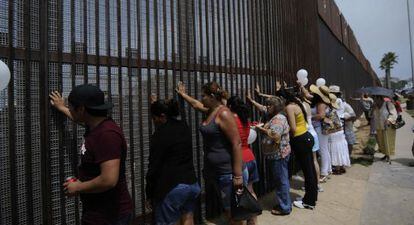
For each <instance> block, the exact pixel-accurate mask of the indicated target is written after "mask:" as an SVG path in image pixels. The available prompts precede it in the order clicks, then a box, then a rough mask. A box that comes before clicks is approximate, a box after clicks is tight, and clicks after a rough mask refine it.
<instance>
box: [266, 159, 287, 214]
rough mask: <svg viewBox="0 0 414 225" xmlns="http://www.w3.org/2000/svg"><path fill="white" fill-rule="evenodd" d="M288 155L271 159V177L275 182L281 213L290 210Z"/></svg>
mask: <svg viewBox="0 0 414 225" xmlns="http://www.w3.org/2000/svg"><path fill="white" fill-rule="evenodd" d="M289 157H290V155H288V156H286V158H284V159H282V158H281V159H271V160H270V161H271V166H272V173H273V178H274V181H275V184H276V199H277V201H278V202H279V207H280V210H281V211H282V212H283V213H290V212H291V211H292V201H291V199H290V192H289V191H290V184H289V172H288V162H289Z"/></svg>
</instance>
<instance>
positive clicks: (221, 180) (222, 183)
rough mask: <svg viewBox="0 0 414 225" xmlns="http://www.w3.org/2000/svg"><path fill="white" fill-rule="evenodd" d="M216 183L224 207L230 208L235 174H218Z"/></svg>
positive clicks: (225, 208)
mask: <svg viewBox="0 0 414 225" xmlns="http://www.w3.org/2000/svg"><path fill="white" fill-rule="evenodd" d="M216 185H217V189H218V193H219V194H220V199H221V204H222V206H223V209H224V210H226V211H228V210H230V207H231V195H232V193H233V174H223V175H218V176H217V177H216Z"/></svg>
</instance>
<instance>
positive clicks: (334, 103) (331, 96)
mask: <svg viewBox="0 0 414 225" xmlns="http://www.w3.org/2000/svg"><path fill="white" fill-rule="evenodd" d="M329 98H330V99H331V102H330V104H331V106H332V107H334V108H335V109H338V108H339V105H338V103H337V102H336V100H338V98H337V97H336V95H334V94H329Z"/></svg>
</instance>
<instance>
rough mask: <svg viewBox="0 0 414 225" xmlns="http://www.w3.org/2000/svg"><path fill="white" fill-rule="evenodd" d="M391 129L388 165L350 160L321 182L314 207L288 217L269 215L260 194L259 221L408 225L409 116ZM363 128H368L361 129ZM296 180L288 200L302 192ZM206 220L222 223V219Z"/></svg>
mask: <svg viewBox="0 0 414 225" xmlns="http://www.w3.org/2000/svg"><path fill="white" fill-rule="evenodd" d="M404 119H405V120H406V122H407V124H406V125H405V126H404V127H403V128H401V129H399V130H398V131H397V145H396V147H397V150H396V155H395V157H393V160H394V161H393V163H392V165H389V164H387V163H384V162H381V161H379V158H380V157H382V155H381V154H379V153H378V154H377V155H376V157H375V158H376V159H375V162H374V163H373V164H372V165H371V166H367V165H363V164H358V163H357V164H353V165H352V167H351V168H350V169H349V170H348V172H347V173H346V174H344V175H341V176H332V178H331V179H330V180H329V181H328V182H327V183H325V184H323V188H324V190H325V191H324V192H322V193H320V194H319V195H318V203H317V207H316V209H315V210H303V209H302V210H301V209H297V208H294V209H293V211H292V213H291V214H290V215H288V216H283V217H281V216H273V215H272V214H270V209H271V208H272V206H273V205H274V204H275V200H274V194H273V193H270V194H268V195H266V196H264V197H262V198H261V200H260V201H261V203H262V205H263V207H264V211H263V214H262V215H261V216H259V218H258V222H259V224H261V225H262V224H264V225H267V224H283V225H301V224H303V225H305V224H306V225H313V224H315V225H341V224H343V225H359V224H361V225H374V224H375V225H414V167H409V166H408V165H409V163H410V162H414V160H413V156H412V154H411V145H412V142H413V136H414V135H413V133H412V132H411V127H412V126H413V125H414V120H413V119H412V118H411V117H410V116H409V115H408V114H405V115H404ZM366 129H368V128H366ZM302 185H303V183H302V182H298V181H294V182H292V189H291V195H292V197H293V198H296V197H298V196H303V194H304V192H303V191H302V190H301V186H302ZM208 224H225V223H223V222H216V223H208Z"/></svg>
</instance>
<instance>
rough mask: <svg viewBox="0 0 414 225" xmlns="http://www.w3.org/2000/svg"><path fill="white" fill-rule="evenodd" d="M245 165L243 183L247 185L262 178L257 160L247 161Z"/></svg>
mask: <svg viewBox="0 0 414 225" xmlns="http://www.w3.org/2000/svg"><path fill="white" fill-rule="evenodd" d="M245 165H246V167H245V168H244V169H243V184H244V185H245V186H247V184H249V183H256V182H258V181H259V179H260V178H259V170H258V169H257V163H256V160H252V161H250V162H246V163H245Z"/></svg>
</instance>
